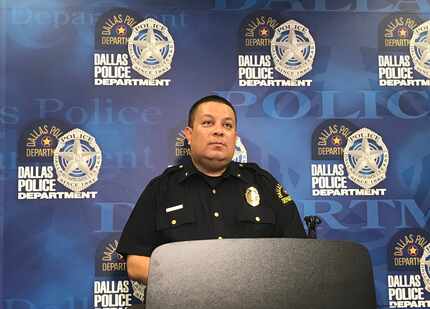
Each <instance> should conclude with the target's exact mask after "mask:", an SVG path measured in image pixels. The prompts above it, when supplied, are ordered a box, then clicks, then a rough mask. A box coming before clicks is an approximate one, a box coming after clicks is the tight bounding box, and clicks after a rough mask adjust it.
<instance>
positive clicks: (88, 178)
mask: <svg viewBox="0 0 430 309" xmlns="http://www.w3.org/2000/svg"><path fill="white" fill-rule="evenodd" d="M101 164H102V153H101V150H100V148H99V146H98V145H97V143H96V140H95V138H94V137H93V136H91V135H90V134H88V133H87V132H85V131H83V130H81V129H73V130H72V131H69V132H67V133H66V134H64V135H63V136H61V137H60V138H59V140H58V144H57V147H56V148H55V150H54V167H55V171H56V172H57V180H58V182H60V183H61V184H62V185H63V186H65V187H66V188H69V189H70V190H72V191H74V192H80V191H82V190H84V189H86V188H88V187H89V186H91V185H92V184H93V183H95V182H96V181H97V180H98V178H97V177H98V174H99V171H100V167H101Z"/></svg>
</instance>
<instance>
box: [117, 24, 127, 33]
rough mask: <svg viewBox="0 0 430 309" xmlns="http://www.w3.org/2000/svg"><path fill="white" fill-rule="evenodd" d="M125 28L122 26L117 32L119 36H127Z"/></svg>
mask: <svg viewBox="0 0 430 309" xmlns="http://www.w3.org/2000/svg"><path fill="white" fill-rule="evenodd" d="M125 30H126V29H125V27H124V26H120V27H119V28H118V29H117V30H116V32H117V33H118V34H119V35H124V34H125Z"/></svg>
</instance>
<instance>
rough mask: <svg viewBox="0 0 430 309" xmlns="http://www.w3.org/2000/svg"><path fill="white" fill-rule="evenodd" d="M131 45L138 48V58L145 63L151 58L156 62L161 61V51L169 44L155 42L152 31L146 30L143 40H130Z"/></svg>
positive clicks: (155, 38) (150, 29)
mask: <svg viewBox="0 0 430 309" xmlns="http://www.w3.org/2000/svg"><path fill="white" fill-rule="evenodd" d="M132 43H133V44H134V45H136V46H137V47H139V48H140V58H141V59H142V61H146V60H148V59H149V58H151V57H153V58H155V59H157V61H158V62H162V61H163V55H162V54H161V50H162V49H163V48H164V47H165V46H166V45H168V44H169V42H167V41H160V40H157V37H156V36H155V34H154V29H152V28H148V31H147V33H146V36H145V38H144V39H143V40H132Z"/></svg>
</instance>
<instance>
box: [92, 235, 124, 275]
mask: <svg viewBox="0 0 430 309" xmlns="http://www.w3.org/2000/svg"><path fill="white" fill-rule="evenodd" d="M118 237H119V235H116V234H115V236H114V237H112V236H110V237H108V238H106V239H104V240H103V241H101V242H100V245H99V246H98V247H97V250H96V255H95V265H96V276H101V277H104V276H107V277H113V276H116V277H127V268H126V263H125V259H124V257H123V256H122V255H121V254H119V253H118V252H116V249H117V247H118Z"/></svg>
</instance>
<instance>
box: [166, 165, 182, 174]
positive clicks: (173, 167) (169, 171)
mask: <svg viewBox="0 0 430 309" xmlns="http://www.w3.org/2000/svg"><path fill="white" fill-rule="evenodd" d="M183 167H184V166H183V165H182V164H175V165H169V166H168V167H167V168H166V169H165V170H164V172H163V173H162V174H161V175H162V176H164V175H169V174H172V173H174V172H177V171H180V170H182V168H183Z"/></svg>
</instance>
